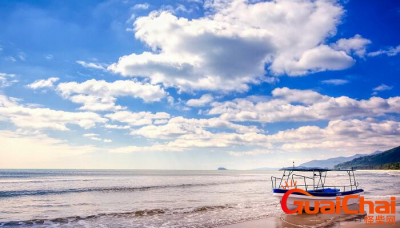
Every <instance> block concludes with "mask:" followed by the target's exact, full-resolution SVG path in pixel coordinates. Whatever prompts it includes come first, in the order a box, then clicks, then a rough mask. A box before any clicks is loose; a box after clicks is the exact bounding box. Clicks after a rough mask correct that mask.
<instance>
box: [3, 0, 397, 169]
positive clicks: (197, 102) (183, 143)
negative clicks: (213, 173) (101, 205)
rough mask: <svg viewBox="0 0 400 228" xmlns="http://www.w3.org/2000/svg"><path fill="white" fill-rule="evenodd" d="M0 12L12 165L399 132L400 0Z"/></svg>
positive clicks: (262, 148) (281, 153)
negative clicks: (399, 1)
mask: <svg viewBox="0 0 400 228" xmlns="http://www.w3.org/2000/svg"><path fill="white" fill-rule="evenodd" d="M0 14H1V15H2V20H1V21H0V28H1V32H0V142H1V144H2V145H3V146H2V148H1V149H0V156H1V159H0V160H1V161H0V168H132V169H135V168H138V169H144V168H149V169H215V168H217V167H219V166H224V167H227V168H233V169H251V168H257V167H267V166H268V167H280V166H285V165H287V164H291V162H292V161H293V160H294V161H295V162H296V164H300V163H303V162H306V161H309V160H312V159H324V158H329V157H334V156H350V155H353V154H355V153H370V152H373V151H375V150H384V149H389V148H392V147H394V146H398V139H399V135H400V122H399V114H400V97H399V92H400V90H399V88H400V84H399V81H400V80H399V79H398V78H399V75H400V64H399V62H400V39H399V32H400V4H399V3H398V2H397V1H395V0H393V1H384V2H382V1H377V0H373V1H368V2H360V1H353V0H350V1H333V0H332V1H331V0H329V1H328V0H326V1H325V0H321V1H308V0H276V1H254V0H253V1H246V0H215V1H202V0H181V1H3V2H1V3H0Z"/></svg>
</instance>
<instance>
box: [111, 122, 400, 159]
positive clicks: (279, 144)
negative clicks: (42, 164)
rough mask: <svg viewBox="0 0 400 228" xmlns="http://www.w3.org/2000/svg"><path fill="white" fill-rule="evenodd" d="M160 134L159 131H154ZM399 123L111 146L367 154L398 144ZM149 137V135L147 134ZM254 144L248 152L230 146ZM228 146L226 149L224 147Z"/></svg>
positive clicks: (194, 135)
mask: <svg viewBox="0 0 400 228" xmlns="http://www.w3.org/2000/svg"><path fill="white" fill-rule="evenodd" d="M155 132H158V133H160V131H155ZM399 136H400V123H399V122H395V121H388V120H386V121H378V120H376V119H371V118H368V119H364V120H358V119H350V120H333V121H330V122H329V123H328V126H326V127H325V128H321V127H317V126H303V127H299V128H297V129H289V130H284V131H279V132H278V133H276V134H271V135H266V134H260V133H244V134H239V133H226V132H222V133H212V132H210V131H207V130H201V131H196V132H189V131H187V132H186V133H181V132H179V134H176V135H175V136H174V137H172V138H169V139H170V140H171V141H168V142H166V143H164V144H154V145H151V146H142V147H138V146H130V147H120V148H115V149H113V150H112V152H119V153H132V152H147V151H153V152H169V151H171V152H174V151H175V152H181V151H189V150H198V149H201V148H215V149H219V151H225V152H227V153H228V154H230V155H232V156H246V155H251V156H257V155H260V154H268V153H288V152H298V151H319V152H325V153H336V152H341V153H347V154H354V153H370V152H371V151H374V150H378V149H380V150H386V149H389V148H392V147H395V146H398V142H397V141H398V140H397V139H398V137H399ZM150 138H151V137H150ZM243 146H246V147H247V148H252V147H257V149H253V150H248V151H242V152H241V151H238V150H235V151H232V150H231V149H233V148H242V147H243ZM227 149H229V150H227Z"/></svg>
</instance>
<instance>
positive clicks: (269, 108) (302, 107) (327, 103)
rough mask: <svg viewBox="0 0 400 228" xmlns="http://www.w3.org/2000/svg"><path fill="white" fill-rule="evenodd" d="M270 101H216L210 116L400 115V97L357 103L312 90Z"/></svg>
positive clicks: (287, 92) (283, 92)
mask: <svg viewBox="0 0 400 228" xmlns="http://www.w3.org/2000/svg"><path fill="white" fill-rule="evenodd" d="M272 95H273V97H272V99H270V100H268V101H256V102H254V101H252V100H250V99H235V100H233V101H226V102H213V103H212V104H211V106H213V108H211V109H210V110H209V111H208V114H209V115H220V118H222V119H224V120H229V121H254V122H263V123H271V122H280V121H290V122H294V121H313V120H331V119H338V118H348V117H373V116H382V115H385V114H389V113H398V114H399V113H400V97H391V98H388V99H383V98H379V97H371V98H370V99H368V100H356V99H352V98H349V97H346V96H341V97H329V96H325V95H322V94H319V93H316V92H314V91H310V90H292V89H288V88H278V89H275V90H273V91H272Z"/></svg>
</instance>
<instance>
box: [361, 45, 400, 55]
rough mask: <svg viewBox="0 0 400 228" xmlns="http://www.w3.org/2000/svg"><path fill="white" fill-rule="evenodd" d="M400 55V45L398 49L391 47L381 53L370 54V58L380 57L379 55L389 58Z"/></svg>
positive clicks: (380, 51)
mask: <svg viewBox="0 0 400 228" xmlns="http://www.w3.org/2000/svg"><path fill="white" fill-rule="evenodd" d="M399 53H400V45H399V46H397V47H389V48H387V49H381V50H379V51H375V52H370V53H368V56H372V57H374V56H378V55H387V56H396V55H397V54H399Z"/></svg>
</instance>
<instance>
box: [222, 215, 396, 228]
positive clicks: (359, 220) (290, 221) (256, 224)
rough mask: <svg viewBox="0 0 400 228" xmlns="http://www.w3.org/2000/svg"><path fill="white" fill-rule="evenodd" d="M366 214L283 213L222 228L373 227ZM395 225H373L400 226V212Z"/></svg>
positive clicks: (383, 226)
mask: <svg viewBox="0 0 400 228" xmlns="http://www.w3.org/2000/svg"><path fill="white" fill-rule="evenodd" d="M364 216H365V215H348V214H341V215H327V214H316V215H305V214H303V215H286V214H282V215H280V216H279V217H269V218H265V219H259V220H254V221H247V222H243V223H238V224H233V225H228V226H223V227H221V228H269V227H271V228H281V227H282V228H283V227H285V228H295V227H302V228H308V227H310V228H311V227H330V228H337V227H340V228H359V227H371V225H366V224H365V221H364ZM395 216H396V223H395V225H373V226H372V227H376V228H378V227H382V228H385V227H400V214H396V215H395Z"/></svg>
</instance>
